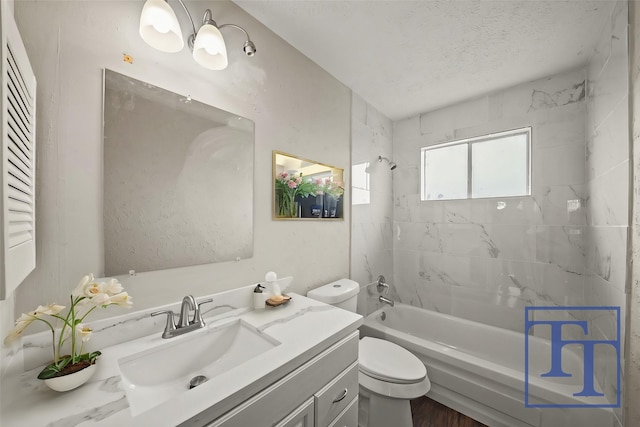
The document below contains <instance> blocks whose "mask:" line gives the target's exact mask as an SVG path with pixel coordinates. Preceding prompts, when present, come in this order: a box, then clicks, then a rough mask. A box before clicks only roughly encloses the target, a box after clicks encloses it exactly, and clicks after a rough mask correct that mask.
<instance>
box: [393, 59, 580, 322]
mask: <svg viewBox="0 0 640 427" xmlns="http://www.w3.org/2000/svg"><path fill="white" fill-rule="evenodd" d="M525 126H531V127H532V149H531V155H532V162H531V165H532V170H531V181H532V195H531V196H526V197H508V198H491V199H477V200H451V201H425V202H422V201H420V186H419V182H420V179H419V175H420V156H419V153H420V148H421V147H423V146H428V145H432V144H436V143H441V142H444V141H452V140H455V139H461V138H466V137H470V136H480V135H484V134H489V133H493V132H498V131H503V130H508V129H515V128H521V127H525ZM585 129H586V70H584V69H579V70H575V71H570V72H567V73H564V74H561V75H556V76H553V77H551V78H545V79H541V80H538V81H535V82H531V83H525V84H521V85H519V86H516V87H513V88H510V89H506V90H504V91H501V92H498V93H493V94H491V95H488V96H485V97H482V98H477V99H473V100H470V101H467V102H463V103H460V104H457V105H454V106H451V107H447V108H444V109H441V110H438V111H435V112H432V113H426V114H422V115H420V116H417V117H413V118H410V119H407V120H404V121H400V122H396V123H395V126H394V157H395V159H396V161H397V162H398V163H399V164H402V165H403V168H402V169H401V170H400V171H399V173H397V174H396V175H395V176H394V267H395V276H394V282H395V283H396V284H397V289H398V292H399V294H400V298H401V299H402V301H403V302H406V303H409V304H412V305H417V306H420V307H425V308H428V309H431V310H436V311H439V312H443V313H448V314H452V315H455V316H459V317H464V318H467V319H471V320H476V321H479V322H482V323H487V324H491V325H495V326H499V327H503V328H508V329H513V330H516V331H523V330H524V315H523V312H524V307H525V306H529V305H541V304H544V305H546V304H554V303H555V304H558V305H574V304H583V303H584V293H583V289H584V281H585V258H586V238H585V234H586V231H587V208H586V203H587V188H586V186H585V176H586V171H585V169H586V164H585V155H586V136H585ZM399 169H400V168H399Z"/></svg>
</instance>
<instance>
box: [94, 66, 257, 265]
mask: <svg viewBox="0 0 640 427" xmlns="http://www.w3.org/2000/svg"><path fill="white" fill-rule="evenodd" d="M103 113H104V236H105V274H106V275H108V276H111V275H118V274H125V273H128V272H129V271H130V270H135V271H137V272H141V271H154V270H162V269H167V268H175V267H182V266H189V265H197V264H208V263H213V262H222V261H230V260H236V259H238V258H249V257H251V256H252V255H253V158H254V155H253V151H254V150H253V143H254V123H253V122H252V121H251V120H248V119H246V118H244V117H239V116H237V115H235V114H231V113H228V112H226V111H223V110H220V109H218V108H215V107H212V106H210V105H206V104H203V103H201V102H198V101H195V100H193V99H191V97H190V96H182V95H179V94H176V93H173V92H170V91H167V90H165V89H161V88H158V87H156V86H153V85H150V84H148V83H145V82H142V81H139V80H135V79H132V78H130V77H127V76H124V75H122V74H119V73H116V72H114V71H110V70H105V73H104V112H103Z"/></svg>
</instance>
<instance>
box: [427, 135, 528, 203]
mask: <svg viewBox="0 0 640 427" xmlns="http://www.w3.org/2000/svg"><path fill="white" fill-rule="evenodd" d="M421 157H422V160H421V162H422V180H421V199H422V200H454V199H479V198H486V197H509V196H527V195H530V194H531V174H530V163H531V128H530V127H527V128H523V129H516V130H512V131H506V132H500V133H494V134H491V135H485V136H480V137H476V138H468V139H461V140H458V141H453V142H447V143H444V144H438V145H432V146H429V147H422V150H421Z"/></svg>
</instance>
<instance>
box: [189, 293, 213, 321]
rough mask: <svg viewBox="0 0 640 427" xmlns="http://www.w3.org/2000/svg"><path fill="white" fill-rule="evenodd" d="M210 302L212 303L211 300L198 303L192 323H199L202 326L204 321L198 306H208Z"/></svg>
mask: <svg viewBox="0 0 640 427" xmlns="http://www.w3.org/2000/svg"><path fill="white" fill-rule="evenodd" d="M210 302H213V298H207V299H203V300H202V301H199V302H198V304H197V305H196V310H195V313H194V314H193V322H194V323H199V324H201V325H202V326H204V320H203V319H202V312H201V311H200V306H201V305H202V304H208V303H210Z"/></svg>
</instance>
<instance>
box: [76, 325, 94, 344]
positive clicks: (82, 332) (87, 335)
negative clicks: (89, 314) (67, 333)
mask: <svg viewBox="0 0 640 427" xmlns="http://www.w3.org/2000/svg"><path fill="white" fill-rule="evenodd" d="M76 334H78V337H80V339H81V340H82V342H83V343H85V342H87V341H89V340H90V339H91V335H93V329H91V328H90V327H88V326H86V325H83V324H82V323H79V324H77V325H76Z"/></svg>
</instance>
